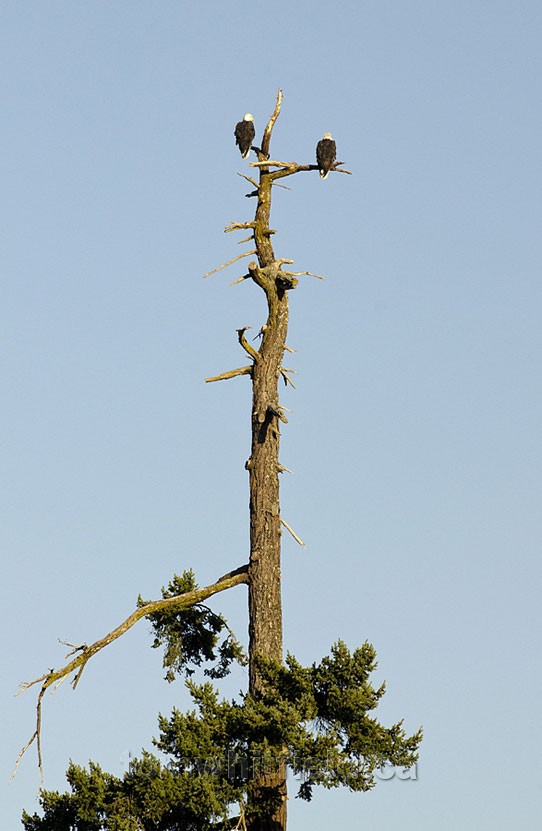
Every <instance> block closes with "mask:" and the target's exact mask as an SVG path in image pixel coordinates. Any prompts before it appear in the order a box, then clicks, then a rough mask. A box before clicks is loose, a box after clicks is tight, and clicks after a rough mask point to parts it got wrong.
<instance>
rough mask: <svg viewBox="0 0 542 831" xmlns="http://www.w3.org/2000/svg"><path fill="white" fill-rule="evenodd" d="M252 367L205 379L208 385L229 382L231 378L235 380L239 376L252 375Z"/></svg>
mask: <svg viewBox="0 0 542 831" xmlns="http://www.w3.org/2000/svg"><path fill="white" fill-rule="evenodd" d="M251 374H252V367H251V366H240V367H239V369H230V371H229V372H222V373H221V374H220V375H214V376H213V377H212V378H204V379H203V380H204V381H205V383H206V384H212V383H213V382H214V381H229V379H230V378H235V377H236V376H237V375H251Z"/></svg>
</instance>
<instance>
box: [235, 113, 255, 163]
mask: <svg viewBox="0 0 542 831" xmlns="http://www.w3.org/2000/svg"><path fill="white" fill-rule="evenodd" d="M255 135H256V130H255V129H254V116H253V115H251V114H250V113H245V114H244V116H243V120H242V121H238V122H237V124H236V125H235V143H236V144H237V145H238V147H239V150H240V151H241V156H242V157H243V159H246V158H247V157H248V154H249V153H250V148H251V147H252V142H253V141H254V136H255Z"/></svg>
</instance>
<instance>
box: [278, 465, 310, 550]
mask: <svg viewBox="0 0 542 831" xmlns="http://www.w3.org/2000/svg"><path fill="white" fill-rule="evenodd" d="M283 469H284V470H286V468H283ZM280 524H281V525H284V527H285V528H286V530H287V531H289V532H290V534H291V535H292V537H293V538H294V540H295V541H296V542H297V543H299V545H301V546H303V548H304V547H305V543H304V542H303V540H302V539H301V537H298V536H297V534H296V532H295V531H294V529H293V528H291V527H290V526H289V525H288V523H287V522H286V520H284V519H283V518H282V517H281V518H280Z"/></svg>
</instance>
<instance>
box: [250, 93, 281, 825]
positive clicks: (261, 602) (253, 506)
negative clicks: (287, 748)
mask: <svg viewBox="0 0 542 831" xmlns="http://www.w3.org/2000/svg"><path fill="white" fill-rule="evenodd" d="M280 101H281V96H280V93H279V97H278V98H277V106H276V107H275V112H274V114H273V116H271V119H270V122H269V124H268V125H267V128H266V130H265V133H264V138H263V142H262V148H261V150H260V152H259V153H258V157H259V160H260V161H262V160H264V159H265V158H266V154H267V153H268V150H269V141H270V138H271V132H272V128H273V125H274V122H275V120H276V118H277V116H278V113H279V111H280ZM271 189H272V178H271V174H270V172H269V169H268V168H265V167H262V168H260V180H259V188H258V205H257V208H256V216H255V223H254V240H255V243H256V253H257V257H258V263H256V262H251V263H250V264H249V273H250V276H251V277H252V279H253V280H254V282H256V283H257V285H258V286H260V288H261V289H263V291H264V292H265V295H266V298H267V306H268V317H267V323H266V325H265V326H264V327H263V328H262V342H261V346H260V349H259V351H258V353H257V355H256V356H255V359H254V366H253V371H252V446H251V456H250V459H249V460H248V462H247V468H248V471H249V490H250V561H249V569H248V585H249V591H248V596H249V599H248V602H249V691H250V693H251V694H252V695H254V696H256V697H257V696H258V695H259V693H260V691H261V681H260V677H259V673H258V666H257V658H258V656H263V657H266V658H273V659H275V660H278V661H282V600H281V573H280V551H281V545H280V544H281V526H280V501H279V467H280V464H279V446H280V426H279V425H280V421H281V420H282V421H285V420H286V419H285V418H284V416H283V415H282V412H281V410H280V404H279V395H278V381H279V378H280V372H281V368H282V361H283V355H284V348H285V344H286V335H287V332H288V292H287V288H289V287H291V286H289V285H288V284H287V279H286V275H283V274H282V272H281V270H280V265H279V264H278V263H276V262H275V256H274V253H273V247H272V245H271V234H270V224H269V223H270V213H271ZM281 753H282V748H280V747H277V748H274V749H273V755H274V756H275V759H272V760H252V761H253V764H254V767H255V768H256V767H258V772H257V774H256V775H255V777H254V779H253V783H252V787H251V801H252V803H253V806H254V807H257V804H258V802H259V801H261V800H263V801H265V799H266V796H267V795H269V793H270V792H274V793H275V794H276V795H277V796H278V800H279V801H278V807H277V808H276V810H275V811H274V812H273V813H272V814H269V815H268V816H266V817H262V816H258V815H257V814H256V815H254V816H251V815H252V813H253V812H252V811H251V810H250V809H251V806H250V804H249V811H248V828H249V831H284V829H285V828H286V798H287V797H286V766H285V764H284V762H281V761H280V756H281ZM275 763H276V764H275Z"/></svg>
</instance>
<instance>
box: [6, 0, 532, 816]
mask: <svg viewBox="0 0 542 831" xmlns="http://www.w3.org/2000/svg"><path fill="white" fill-rule="evenodd" d="M0 39H1V44H0V47H1V49H0V54H1V76H2V84H1V92H0V96H1V98H0V102H1V113H2V129H1V132H0V142H1V146H0V166H1V188H2V223H1V234H2V242H1V246H0V257H1V272H0V273H1V299H0V338H1V341H2V348H1V355H0V362H1V363H0V367H1V385H2V393H3V394H2V400H3V403H2V408H1V413H0V422H1V431H0V435H1V442H2V453H1V471H2V472H1V490H2V496H1V507H0V510H1V548H2V564H3V581H2V582H3V586H4V588H3V592H2V593H3V597H4V600H3V625H2V636H1V637H2V644H1V646H2V656H3V660H2V674H1V702H2V707H1V709H2V718H1V736H0V754H1V768H0V775H1V781H0V802H1V805H2V808H1V813H2V827H3V828H6V829H8V828H9V829H13V830H14V829H17V828H19V827H20V824H19V819H18V818H19V816H20V813H21V811H22V809H23V808H26V809H28V810H31V811H32V810H34V809H35V807H36V804H37V803H36V794H37V790H38V788H39V784H40V782H39V775H38V771H37V767H36V757H35V752H34V750H31V751H30V752H29V754H28V755H27V757H26V758H25V759H24V760H23V762H22V763H21V766H20V769H19V772H18V774H17V777H16V778H15V780H14V781H13V782H12V783H11V784H8V779H9V776H10V773H11V770H12V768H13V765H14V762H15V759H16V757H17V753H18V752H19V750H20V748H21V747H22V745H23V744H24V743H25V742H26V740H27V739H28V738H29V736H30V735H31V733H32V731H33V729H34V712H35V711H34V708H35V702H36V692H32V691H30V692H27V693H25V694H24V695H23V696H20V697H18V698H14V697H13V694H14V692H15V691H16V689H17V686H18V684H19V682H21V681H23V680H30V679H31V678H34V677H37V676H39V675H41V674H42V673H44V672H46V671H47V669H48V668H49V667H52V666H59V665H60V664H62V662H63V658H64V655H65V653H66V651H67V648H66V647H64V646H62V645H60V644H59V643H58V638H61V639H63V640H67V641H70V642H73V643H80V642H82V641H86V642H91V641H92V640H94V639H96V638H97V637H99V636H101V635H103V634H104V633H105V632H107V631H108V630H109V629H111V628H112V627H113V626H115V625H116V624H117V623H119V622H120V621H121V620H122V619H123V618H124V617H125V616H126V615H127V614H129V612H130V611H132V609H133V608H134V605H135V601H136V598H137V595H138V593H141V594H142V595H143V597H145V598H147V599H150V598H155V597H158V596H159V595H160V588H161V586H162V585H164V584H166V583H167V582H168V581H169V579H170V578H171V576H172V574H173V573H174V572H178V573H180V572H182V570H183V569H185V568H188V567H193V568H194V569H195V571H196V574H197V578H198V581H199V582H200V584H202V585H205V584H207V583H209V582H212V581H214V580H215V579H216V578H217V577H218V576H219V575H221V574H223V573H224V572H225V571H227V570H229V569H230V568H233V567H236V566H238V565H240V564H242V563H244V562H245V561H246V560H247V554H248V531H247V525H248V514H247V511H248V507H247V505H248V489H247V474H246V471H245V470H244V462H245V460H246V458H247V457H248V453H249V444H250V436H249V429H250V388H249V383H248V380H247V379H246V378H237V379H234V380H232V381H229V382H227V383H222V384H214V385H206V384H205V383H204V382H203V378H204V377H205V376H208V375H213V374H218V373H220V372H223V371H225V370H228V369H232V368H234V367H236V366H241V365H243V364H244V363H245V357H244V355H243V353H242V351H241V349H240V347H239V345H238V343H237V340H236V334H235V329H236V328H237V327H240V326H244V325H251V326H253V327H254V331H255V332H257V331H258V328H259V327H260V326H261V324H262V323H263V321H264V311H265V310H264V303H263V296H262V295H261V292H260V291H259V290H257V289H256V287H255V286H253V285H252V284H251V283H250V282H249V281H246V282H245V283H242V284H240V285H238V286H235V287H233V288H228V285H229V283H231V282H232V281H233V280H235V279H236V278H237V277H239V276H240V275H241V274H242V273H244V266H243V265H242V264H236V265H234V266H232V267H231V268H229V269H228V270H227V271H224V272H221V273H218V274H216V275H214V276H213V277H210V278H208V279H206V280H202V279H201V275H202V274H204V273H205V272H206V271H209V270H210V269H212V268H214V267H215V266H218V265H219V264H220V263H222V262H224V261H226V260H228V259H230V258H231V257H234V256H236V255H237V254H238V253H240V252H241V251H242V250H243V246H239V245H238V244H237V240H238V239H239V237H235V236H234V235H232V234H229V235H224V234H223V228H224V227H225V225H226V224H227V223H229V222H230V221H231V220H248V219H250V218H251V216H252V213H253V210H254V201H253V200H247V199H245V197H244V194H245V193H246V192H247V185H246V183H245V182H244V181H243V180H242V179H241V178H240V177H239V176H238V175H237V173H238V172H239V171H243V172H245V173H248V172H249V168H248V163H247V162H244V161H242V160H241V158H240V155H239V152H238V150H237V149H236V147H235V146H234V140H233V127H234V124H235V122H236V121H237V120H238V119H239V118H240V117H241V116H242V115H243V113H244V112H246V111H250V112H252V113H253V114H254V116H255V120H256V126H257V130H258V133H259V134H261V129H262V128H263V126H264V123H265V122H266V120H267V118H268V117H269V115H270V114H271V112H272V110H273V107H274V104H275V97H276V93H277V89H278V88H279V87H282V89H283V90H284V103H283V108H282V114H281V116H280V120H279V122H278V123H277V125H276V129H275V133H274V139H273V145H272V148H273V155H274V156H275V157H278V158H280V159H286V160H294V159H295V160H296V161H298V162H303V163H308V162H313V161H314V147H315V144H316V141H317V139H318V138H320V137H321V135H322V134H323V133H324V132H325V131H328V130H330V131H331V132H332V133H333V135H334V136H335V138H336V140H337V147H338V155H339V158H340V159H342V160H343V161H345V162H346V166H347V167H348V168H349V169H351V170H353V172H354V175H353V176H339V175H330V177H329V179H328V180H327V181H325V182H321V181H320V180H319V177H318V175H317V174H313V173H310V174H300V175H298V176H296V177H294V178H293V179H291V180H288V182H287V184H288V185H290V186H291V187H292V190H291V191H287V190H280V189H277V190H276V191H275V193H274V206H273V220H272V224H273V227H274V228H276V229H278V233H277V235H276V237H275V238H274V239H275V252H276V254H277V256H280V257H288V258H291V259H293V260H295V268H296V269H297V270H308V271H312V272H317V273H319V274H323V275H325V276H326V278H327V279H326V281H325V282H320V281H317V280H315V279H313V278H311V277H304V278H301V281H300V285H299V287H298V289H297V290H296V291H295V292H292V294H291V297H290V299H291V326H290V336H289V343H290V345H291V346H292V347H294V348H295V349H296V350H297V351H296V353H295V355H293V356H291V357H289V359H288V361H289V364H290V366H292V367H293V368H294V369H296V370H297V372H298V373H299V374H298V376H297V378H296V383H297V389H296V390H291V389H287V390H284V393H283V398H282V400H283V403H284V404H285V405H286V406H287V407H289V408H291V409H292V410H294V412H293V413H292V415H291V416H290V421H289V424H288V425H287V426H285V427H284V429H283V440H282V462H283V464H284V465H286V466H287V467H288V468H291V469H292V470H293V471H294V474H293V475H292V476H288V477H285V478H284V479H283V488H282V498H281V502H282V511H283V516H284V518H285V519H286V521H287V522H288V523H290V524H291V525H292V526H293V528H294V529H295V530H296V532H297V533H298V534H299V535H300V536H301V537H302V538H303V539H304V540H305V541H306V543H307V546H306V549H301V548H300V547H299V546H297V545H296V543H295V542H294V541H293V539H291V538H290V537H289V536H286V537H285V538H284V550H283V559H284V567H283V573H284V615H285V644H286V646H287V648H288V649H289V650H290V651H292V652H293V653H294V654H295V655H296V656H297V657H298V658H299V659H300V660H302V661H303V662H306V663H310V662H312V661H314V660H318V659H319V658H320V657H321V656H322V655H324V654H326V653H327V652H328V651H329V648H330V646H331V644H332V643H333V642H334V641H335V640H337V638H342V639H344V640H345V641H346V642H347V644H348V645H349V646H350V647H352V648H354V647H355V646H357V645H360V644H361V643H362V642H363V641H364V640H366V639H367V640H369V641H371V642H372V643H373V644H374V645H375V647H376V650H377V653H378V656H379V667H378V670H377V672H376V674H375V678H374V681H375V683H380V682H381V681H382V680H384V679H385V680H386V681H387V687H388V691H387V693H386V696H385V698H384V700H383V702H382V705H381V707H380V709H379V711H378V714H379V716H380V719H381V720H382V721H384V722H385V723H386V724H391V723H393V722H395V721H397V720H398V719H400V718H404V719H405V727H406V729H407V730H408V731H409V732H413V731H414V730H416V729H417V728H418V726H419V725H420V724H423V726H424V730H425V740H424V742H423V745H422V748H421V756H420V762H419V765H418V779H417V781H411V780H408V781H398V780H397V779H395V780H393V781H383V782H380V783H379V784H378V785H377V787H376V789H375V790H374V791H372V792H371V793H369V794H366V795H363V794H362V795H353V794H349V793H347V792H346V791H336V792H327V791H322V790H319V791H318V792H317V794H316V796H315V798H314V801H313V802H312V803H311V804H310V805H307V804H306V803H301V804H300V803H299V801H298V800H293V799H292V801H291V803H290V827H291V828H292V829H296V830H297V831H308V829H311V830H312V829H328V828H333V827H340V828H342V829H345V831H354V829H358V828H376V827H378V828H379V831H392V829H397V828H398V827H401V828H402V829H403V831H414V829H416V831H429V830H431V831H433V829H435V828H438V829H440V830H441V831H448V829H473V831H474V829H476V830H477V831H478V829H489V828H491V829H492V831H504V829H507V830H508V829H510V828H534V827H536V826H537V825H538V823H539V813H540V808H539V793H540V782H541V780H542V766H541V756H540V742H541V739H542V730H541V718H540V701H541V699H542V669H541V666H540V647H541V631H542V627H541V623H542V621H541V613H540V605H541V604H540V593H541V576H542V575H541V565H540V548H541V532H542V511H541V507H540V502H541V478H542V451H541V422H542V395H541V376H542V359H541V347H542V326H541V308H542V288H541V275H542V241H541V220H542V211H541V197H542V164H541V150H540V147H541V133H542V118H541V107H540V89H541V85H542V72H541V69H542V50H541V42H542V5H541V4H540V3H539V2H538V0H530V1H529V0H520V1H519V2H512V0H508V2H504V1H503V0H486V1H485V2H484V1H482V0H474V1H473V0H414V2H408V0H405V2H400V0H387V1H386V0H378V2H376V0H375V1H373V2H366V0H347V2H340V1H339V2H336V3H323V2H284V1H283V0H278V1H277V2H275V3H272V4H267V3H261V2H257V0H255V2H252V3H246V2H245V3H240V2H229V3H222V2H220V3H219V2H207V3H201V4H199V3H195V2H180V1H179V2H173V0H162V2H150V0H149V2H142V0H129V2H128V0H115V2H102V0H92V2H82V0H74V2H49V1H48V0H43V2H40V3H31V2H20V0H4V2H3V3H2V5H1V9H0ZM248 247H249V246H245V248H248ZM213 606H214V608H215V609H217V610H222V611H224V612H225V613H226V614H227V615H228V616H229V620H230V622H231V623H232V625H233V626H234V628H235V630H236V631H237V632H238V633H239V635H243V636H244V634H245V632H246V625H247V618H246V592H245V589H244V588H243V587H238V588H236V589H234V590H233V591H231V592H230V593H227V594H226V595H221V596H219V597H218V598H216V600H215V601H214V603H213ZM148 630H149V627H148V626H147V624H146V623H145V622H142V623H141V624H139V626H138V628H136V629H135V630H132V632H130V633H129V634H128V635H126V636H125V637H124V638H122V639H121V640H120V641H117V642H116V643H115V644H114V645H113V646H111V647H110V648H109V649H108V650H106V651H105V652H104V653H102V654H101V655H100V656H99V657H98V658H96V659H95V660H93V662H92V663H91V664H90V665H89V666H88V667H87V669H86V670H85V673H84V675H83V677H82V680H81V683H80V685H79V687H78V689H77V691H76V692H75V693H74V692H72V690H71V689H70V687H69V685H68V684H67V683H65V684H64V685H63V686H62V687H61V688H60V689H59V690H58V691H57V692H56V693H55V694H54V695H53V696H50V695H49V696H47V699H46V702H45V709H44V724H43V752H44V763H45V775H46V779H45V785H46V787H48V788H50V789H59V790H64V789H65V780H64V772H65V769H66V766H67V764H68V761H69V759H70V758H71V759H73V760H74V761H76V762H78V763H80V764H86V763H87V762H88V760H89V759H93V760H95V761H97V762H99V763H100V764H101V765H102V766H103V767H104V768H105V769H106V770H109V771H111V772H113V773H116V774H121V773H122V771H123V770H124V769H126V766H127V764H128V758H129V754H130V753H132V754H134V755H135V754H138V753H139V752H140V749H141V747H143V746H145V747H149V745H150V739H151V737H152V736H153V735H156V734H157V725H156V716H157V713H158V712H159V711H161V712H163V713H168V712H169V711H170V710H171V708H172V706H173V705H174V704H180V705H181V706H183V705H184V703H185V701H186V695H185V691H184V689H183V686H182V682H176V683H175V684H173V685H167V684H166V683H165V682H164V681H163V680H162V670H161V655H160V654H159V653H158V652H156V651H153V650H151V649H150V645H151V637H150V635H149V631H148ZM245 684H246V675H245V674H244V672H243V671H241V670H239V671H237V672H236V674H234V677H233V679H232V680H231V681H230V682H229V686H226V687H225V689H226V691H227V692H228V694H229V692H230V690H231V689H233V691H234V692H235V690H237V689H239V688H240V687H244V686H245ZM294 784H295V783H293V785H294ZM292 789H293V788H292Z"/></svg>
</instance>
